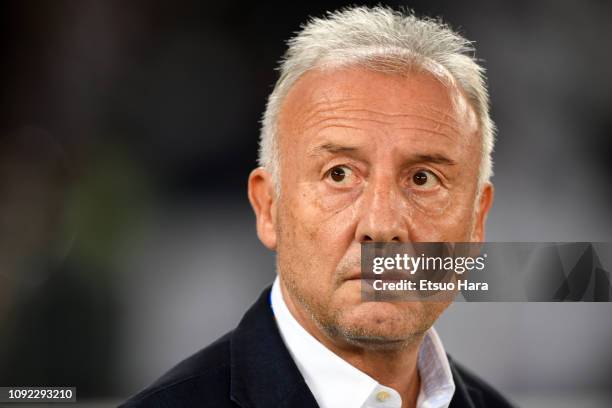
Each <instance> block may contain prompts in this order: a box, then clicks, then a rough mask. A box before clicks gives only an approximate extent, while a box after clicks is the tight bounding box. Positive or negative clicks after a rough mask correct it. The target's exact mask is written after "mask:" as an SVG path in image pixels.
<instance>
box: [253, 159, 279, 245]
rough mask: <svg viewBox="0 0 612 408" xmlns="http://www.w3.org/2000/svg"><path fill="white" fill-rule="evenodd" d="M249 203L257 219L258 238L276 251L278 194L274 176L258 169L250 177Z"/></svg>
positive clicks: (262, 169)
mask: <svg viewBox="0 0 612 408" xmlns="http://www.w3.org/2000/svg"><path fill="white" fill-rule="evenodd" d="M249 201H250V202H251V206H252V207H253V211H255V218H256V219H257V236H258V237H259V240H260V241H261V242H262V243H263V244H264V245H265V246H266V247H267V248H268V249H271V250H275V249H276V194H275V192H274V183H273V181H272V175H271V174H270V173H269V172H268V171H267V170H265V169H264V168H263V167H258V168H256V169H255V170H253V171H252V172H251V174H250V175H249Z"/></svg>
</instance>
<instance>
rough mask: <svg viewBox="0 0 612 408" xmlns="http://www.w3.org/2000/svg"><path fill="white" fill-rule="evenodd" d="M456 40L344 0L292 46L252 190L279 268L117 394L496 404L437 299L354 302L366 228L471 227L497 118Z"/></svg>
mask: <svg viewBox="0 0 612 408" xmlns="http://www.w3.org/2000/svg"><path fill="white" fill-rule="evenodd" d="M472 51H473V50H472V48H471V47H470V43H469V42H468V41H467V40H465V39H464V38H462V37H461V36H459V35H457V34H456V33H454V32H453V31H451V30H450V29H449V28H447V27H446V26H444V25H442V24H441V23H439V22H437V21H432V20H425V19H418V18H416V17H415V16H413V15H412V14H408V13H405V14H403V13H400V12H394V11H392V10H389V9H386V8H381V7H377V8H351V9H345V10H343V11H340V12H336V13H331V14H329V15H328V16H327V18H324V19H314V20H312V21H310V22H309V23H308V24H307V25H306V26H305V27H304V28H303V29H302V31H301V32H300V33H298V34H297V36H296V37H295V38H293V39H292V40H291V41H290V42H289V49H288V51H287V53H286V55H285V58H284V60H283V61H282V63H281V67H280V71H281V75H280V79H279V80H278V82H277V84H276V87H275V89H274V91H273V92H272V94H271V96H270V98H269V101H268V105H267V108H266V112H265V115H264V119H263V127H262V134H261V144H260V147H261V148H260V165H261V167H259V168H257V169H255V170H254V171H253V172H252V173H251V175H250V177H249V187H248V194H249V199H250V201H251V204H252V206H253V209H254V211H255V215H256V219H257V234H258V237H259V239H260V240H261V242H262V243H263V244H264V245H265V246H266V247H268V248H270V249H271V250H274V251H276V254H277V270H278V277H277V278H276V280H275V282H274V284H273V286H272V288H271V289H270V288H268V289H267V290H266V291H264V293H263V294H262V296H261V297H260V299H259V300H258V301H257V302H256V303H255V304H254V305H253V307H252V308H251V309H250V310H249V311H248V312H247V313H246V314H245V316H244V318H243V320H242V321H241V322H240V324H239V325H238V327H237V328H236V329H235V330H233V331H232V332H230V333H228V334H226V335H225V336H223V337H222V338H220V339H219V340H217V341H216V342H215V343H213V344H212V345H210V346H208V347H207V348H205V349H203V350H202V351H200V352H199V353H197V354H196V355H194V356H192V357H190V358H188V359H187V360H185V361H184V362H182V363H180V364H179V365H178V366H177V367H175V368H174V369H172V370H171V371H170V372H169V373H168V374H166V375H165V376H163V377H162V378H161V379H160V380H158V382H156V383H155V384H153V385H152V386H151V387H149V388H148V389H146V390H144V391H142V392H141V393H140V394H139V395H137V396H135V397H133V398H132V399H131V400H130V401H129V402H128V403H127V404H126V405H125V406H129V407H136V406H138V407H140V406H142V407H179V406H180V407H187V406H193V407H195V406H206V407H316V406H320V407H324V408H335V407H347V408H358V407H397V408H400V407H415V406H416V407H448V406H451V407H482V406H494V407H504V406H509V404H508V402H506V401H505V400H504V398H503V397H502V396H500V395H499V394H498V393H497V392H496V391H494V390H493V389H492V388H490V387H489V386H488V385H486V384H485V383H484V382H482V381H481V380H480V379H478V378H477V377H475V376H474V375H472V374H470V373H469V372H468V371H466V370H465V369H463V368H461V367H460V366H459V365H457V364H456V363H455V362H454V361H452V360H450V358H449V357H447V355H446V354H445V352H444V349H443V346H442V343H441V341H440V339H439V338H438V335H437V334H436V332H435V330H434V329H433V327H432V325H433V323H434V322H435V320H436V319H437V318H438V316H439V315H440V314H441V313H442V311H443V310H444V309H445V308H446V307H447V306H448V303H443V302H393V303H391V302H364V301H362V300H361V292H360V279H359V277H360V269H359V266H360V245H361V244H362V243H364V242H400V243H401V242H417V241H423V242H447V241H448V242H453V241H457V242H465V241H481V240H483V239H484V224H485V219H486V215H487V212H488V210H489V208H490V206H491V203H492V200H493V187H492V185H491V183H490V182H489V178H490V175H491V166H492V164H491V158H490V155H491V151H492V147H493V124H492V122H491V120H490V118H489V113H488V96H487V91H486V86H485V81H484V76H483V69H482V68H481V67H480V66H478V64H477V63H476V62H475V61H474V59H473V57H471V56H470V55H469V54H470V53H471V52H472Z"/></svg>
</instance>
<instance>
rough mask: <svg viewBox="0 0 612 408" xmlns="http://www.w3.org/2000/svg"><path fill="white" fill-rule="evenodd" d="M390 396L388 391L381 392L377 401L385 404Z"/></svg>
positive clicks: (377, 396)
mask: <svg viewBox="0 0 612 408" xmlns="http://www.w3.org/2000/svg"><path fill="white" fill-rule="evenodd" d="M389 397H390V395H389V393H388V392H387V391H379V392H377V393H376V399H377V400H378V401H380V402H384V401H386V400H387V398H389Z"/></svg>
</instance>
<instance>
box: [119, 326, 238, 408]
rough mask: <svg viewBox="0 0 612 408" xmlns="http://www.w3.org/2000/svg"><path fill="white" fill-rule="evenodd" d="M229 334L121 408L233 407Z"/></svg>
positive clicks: (174, 369)
mask: <svg viewBox="0 0 612 408" xmlns="http://www.w3.org/2000/svg"><path fill="white" fill-rule="evenodd" d="M232 333H233V332H229V333H227V334H225V335H224V336H222V337H220V338H219V339H217V340H216V341H215V342H213V343H212V344H210V345H209V346H207V347H205V348H203V349H202V350H200V351H198V352H197V353H195V354H194V355H192V356H191V357H188V358H186V359H185V360H183V361H182V362H180V363H178V364H177V365H176V366H175V367H174V368H172V369H170V371H168V372H167V373H166V374H164V375H163V376H162V377H160V378H159V379H158V380H157V381H155V382H154V383H153V384H152V385H150V386H149V387H147V388H145V389H144V390H142V391H140V392H139V393H138V394H136V395H134V396H133V397H131V398H130V399H129V400H128V401H126V402H125V403H124V404H123V405H121V408H136V407H139V408H140V407H159V408H161V407H164V408H166V407H189V406H215V407H232V406H233V405H232V403H231V401H230V397H229V395H230V338H231V335H232Z"/></svg>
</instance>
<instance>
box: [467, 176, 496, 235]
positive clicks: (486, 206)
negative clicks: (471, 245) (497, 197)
mask: <svg viewBox="0 0 612 408" xmlns="http://www.w3.org/2000/svg"><path fill="white" fill-rule="evenodd" d="M493 194H494V188H493V184H491V183H486V184H485V185H484V187H483V188H482V191H481V192H480V200H479V202H478V213H477V214H476V224H475V225H474V230H473V231H472V241H473V242H482V241H484V239H485V223H486V222H487V215H488V214H489V210H490V209H491V206H492V205H493Z"/></svg>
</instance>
